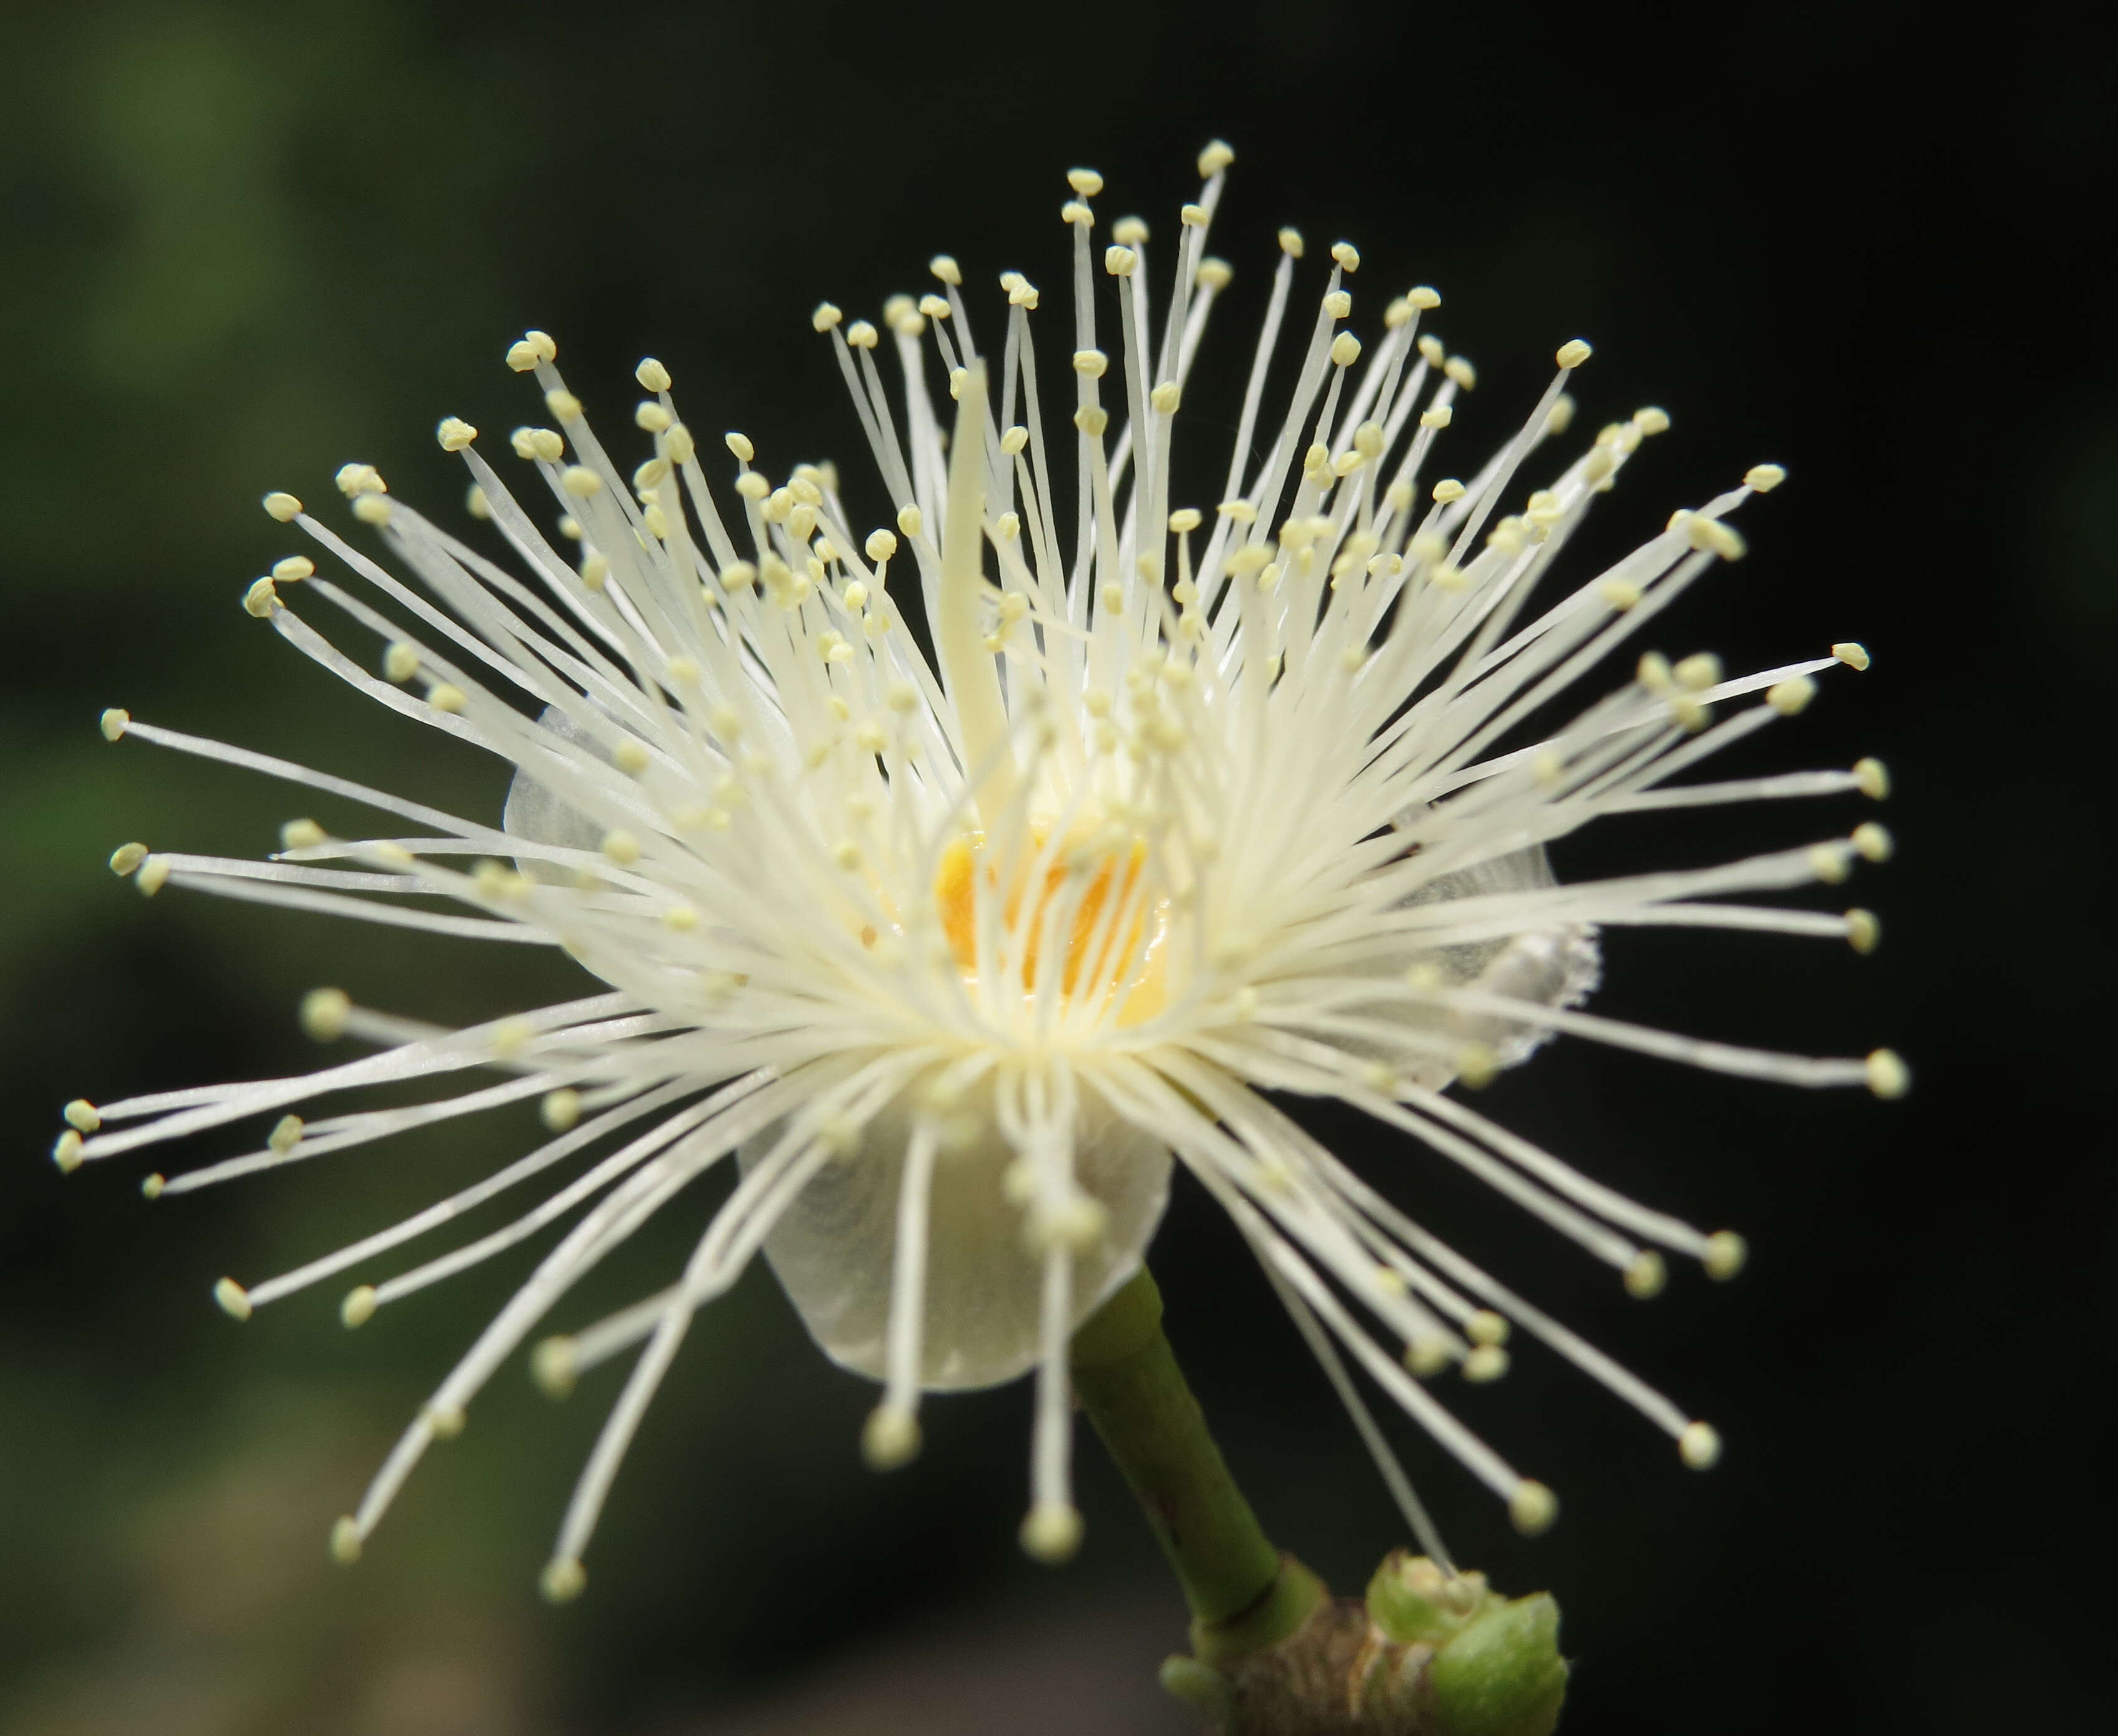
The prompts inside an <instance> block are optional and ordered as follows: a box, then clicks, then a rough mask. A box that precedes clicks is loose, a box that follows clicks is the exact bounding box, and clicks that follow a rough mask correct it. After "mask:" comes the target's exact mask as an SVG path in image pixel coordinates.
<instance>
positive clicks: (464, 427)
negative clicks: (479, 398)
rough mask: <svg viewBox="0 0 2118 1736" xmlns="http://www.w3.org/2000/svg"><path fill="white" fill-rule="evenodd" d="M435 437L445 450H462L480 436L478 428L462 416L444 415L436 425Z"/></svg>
mask: <svg viewBox="0 0 2118 1736" xmlns="http://www.w3.org/2000/svg"><path fill="white" fill-rule="evenodd" d="M434 438H435V439H436V440H437V441H440V442H441V446H442V450H443V451H444V452H460V451H462V450H463V449H464V448H465V446H469V444H470V443H471V442H472V441H474V440H476V439H477V438H478V430H477V429H476V428H474V427H472V426H471V425H470V424H469V422H465V420H464V419H463V418H462V417H460V416H444V417H443V418H442V419H441V421H440V422H438V423H437V425H436V426H435V428H434Z"/></svg>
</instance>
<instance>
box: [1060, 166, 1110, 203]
mask: <svg viewBox="0 0 2118 1736" xmlns="http://www.w3.org/2000/svg"><path fill="white" fill-rule="evenodd" d="M1066 184H1067V186H1069V187H1072V188H1073V189H1074V191H1075V192H1077V193H1079V194H1080V196H1082V197H1083V198H1084V199H1093V198H1094V197H1095V196H1096V195H1097V194H1098V193H1100V192H1103V177H1102V176H1101V175H1099V174H1098V173H1096V171H1095V170H1094V169H1068V170H1067V171H1066Z"/></svg>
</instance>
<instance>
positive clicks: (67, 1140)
mask: <svg viewBox="0 0 2118 1736" xmlns="http://www.w3.org/2000/svg"><path fill="white" fill-rule="evenodd" d="M52 1161H53V1163H55V1164H57V1165H58V1171H59V1174H60V1175H72V1174H73V1172H74V1171H75V1170H77V1169H79V1168H80V1167H81V1165H82V1163H83V1162H84V1161H86V1160H85V1159H84V1158H83V1157H82V1156H81V1135H80V1134H79V1133H76V1131H75V1130H74V1129H72V1128H68V1129H67V1130H66V1131H65V1132H64V1133H61V1134H60V1135H59V1136H58V1139H57V1140H55V1141H54V1142H53V1145H52Z"/></svg>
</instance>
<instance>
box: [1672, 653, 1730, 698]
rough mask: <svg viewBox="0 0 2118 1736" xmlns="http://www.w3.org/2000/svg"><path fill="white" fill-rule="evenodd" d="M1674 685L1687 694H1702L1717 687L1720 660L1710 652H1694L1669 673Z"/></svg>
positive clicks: (1719, 675)
mask: <svg viewBox="0 0 2118 1736" xmlns="http://www.w3.org/2000/svg"><path fill="white" fill-rule="evenodd" d="M1671 673H1672V674H1673V675H1674V676H1676V685H1677V686H1680V687H1681V688H1683V689H1684V690H1685V691H1686V692H1687V693H1704V692H1705V691H1706V690H1707V689H1708V688H1709V687H1713V686H1718V685H1719V683H1720V680H1721V659H1720V658H1718V657H1716V656H1715V655H1714V654H1713V653H1712V652H1711V651H1698V652H1695V653H1692V655H1690V657H1687V658H1683V659H1682V660H1681V661H1680V662H1679V663H1677V665H1676V667H1675V668H1674V669H1673V670H1672V671H1671Z"/></svg>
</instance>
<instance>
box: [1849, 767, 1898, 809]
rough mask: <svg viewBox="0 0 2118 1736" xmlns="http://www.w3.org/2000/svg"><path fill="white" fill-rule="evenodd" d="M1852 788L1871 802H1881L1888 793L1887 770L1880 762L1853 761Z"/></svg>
mask: <svg viewBox="0 0 2118 1736" xmlns="http://www.w3.org/2000/svg"><path fill="white" fill-rule="evenodd" d="M1853 787H1854V788H1855V789H1857V790H1858V791H1860V792H1861V794H1862V795H1863V796H1866V797H1867V798H1868V799H1869V800H1870V801H1882V800H1883V798H1884V796H1888V795H1889V793H1890V773H1889V768H1888V767H1887V766H1885V765H1884V764H1883V762H1882V761H1881V760H1872V759H1871V760H1855V761H1854V762H1853Z"/></svg>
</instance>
